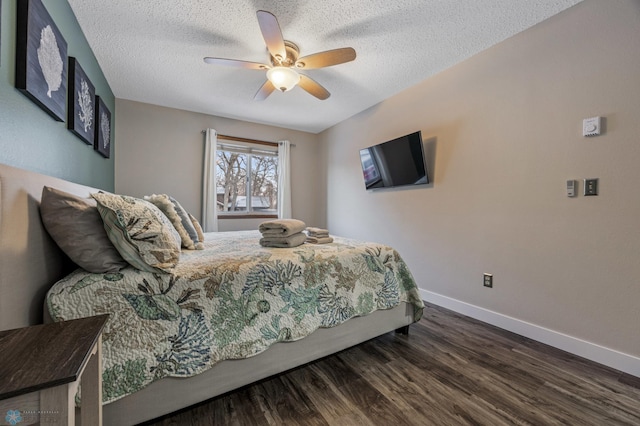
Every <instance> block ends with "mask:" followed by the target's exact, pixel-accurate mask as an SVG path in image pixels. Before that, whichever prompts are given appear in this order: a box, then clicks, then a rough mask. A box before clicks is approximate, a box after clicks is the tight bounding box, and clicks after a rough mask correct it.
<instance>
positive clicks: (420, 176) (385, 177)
mask: <svg viewBox="0 0 640 426" xmlns="http://www.w3.org/2000/svg"><path fill="white" fill-rule="evenodd" d="M360 163H361V164H362V174H363V175H364V184H365V186H366V188H367V189H377V188H394V187H398V186H408V185H411V186H413V185H425V184H428V183H429V176H428V175H427V167H426V163H425V157H424V150H423V148H422V134H421V132H420V131H417V132H414V133H410V134H408V135H405V136H402V137H399V138H396V139H393V140H390V141H387V142H383V143H381V144H378V145H374V146H372V147H369V148H364V149H361V150H360Z"/></svg>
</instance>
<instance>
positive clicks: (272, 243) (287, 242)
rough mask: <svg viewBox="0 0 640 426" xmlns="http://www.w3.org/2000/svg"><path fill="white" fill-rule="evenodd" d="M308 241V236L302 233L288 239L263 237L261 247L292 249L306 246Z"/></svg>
mask: <svg viewBox="0 0 640 426" xmlns="http://www.w3.org/2000/svg"><path fill="white" fill-rule="evenodd" d="M306 239H307V236H306V235H305V234H303V233H302V232H298V233H296V234H293V235H289V236H287V237H274V236H263V237H262V238H260V245H261V246H262V247H279V248H291V247H298V246H299V245H302V244H304V242H305V241H306Z"/></svg>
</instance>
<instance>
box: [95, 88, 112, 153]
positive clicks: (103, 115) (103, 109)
mask: <svg viewBox="0 0 640 426" xmlns="http://www.w3.org/2000/svg"><path fill="white" fill-rule="evenodd" d="M95 121H96V130H95V132H96V135H95V139H94V145H93V148H94V149H95V150H96V151H98V153H100V155H102V156H103V157H104V158H109V156H110V155H111V111H109V109H108V108H107V106H106V105H105V103H104V101H103V100H102V99H100V96H96V120H95Z"/></svg>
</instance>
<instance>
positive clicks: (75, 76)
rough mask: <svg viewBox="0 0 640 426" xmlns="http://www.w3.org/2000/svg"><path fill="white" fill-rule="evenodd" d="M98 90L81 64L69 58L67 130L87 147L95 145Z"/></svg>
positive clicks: (71, 57)
mask: <svg viewBox="0 0 640 426" xmlns="http://www.w3.org/2000/svg"><path fill="white" fill-rule="evenodd" d="M95 99H96V89H95V87H94V85H93V83H91V80H90V79H89V77H87V74H86V73H85V72H84V70H83V69H82V67H81V66H80V63H79V62H78V60H77V59H76V58H74V57H73V56H69V90H68V99H67V128H68V129H69V130H71V132H72V133H73V134H75V135H76V136H78V137H79V138H80V139H82V141H83V142H84V143H86V144H87V145H94V144H95V143H94V141H95V137H96V132H95V123H96V114H95V108H96V102H95Z"/></svg>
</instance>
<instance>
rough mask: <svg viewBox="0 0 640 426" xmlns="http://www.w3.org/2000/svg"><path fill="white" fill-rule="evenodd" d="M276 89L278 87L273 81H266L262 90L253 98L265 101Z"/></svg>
mask: <svg viewBox="0 0 640 426" xmlns="http://www.w3.org/2000/svg"><path fill="white" fill-rule="evenodd" d="M274 90H276V87H275V86H274V85H273V84H272V83H271V81H269V80H267V81H265V82H264V84H263V85H262V87H261V88H260V90H258V91H257V92H256V94H255V96H254V97H253V99H255V100H256V101H264V100H265V99H267V96H269V95H270V94H271V93H273V91H274Z"/></svg>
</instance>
